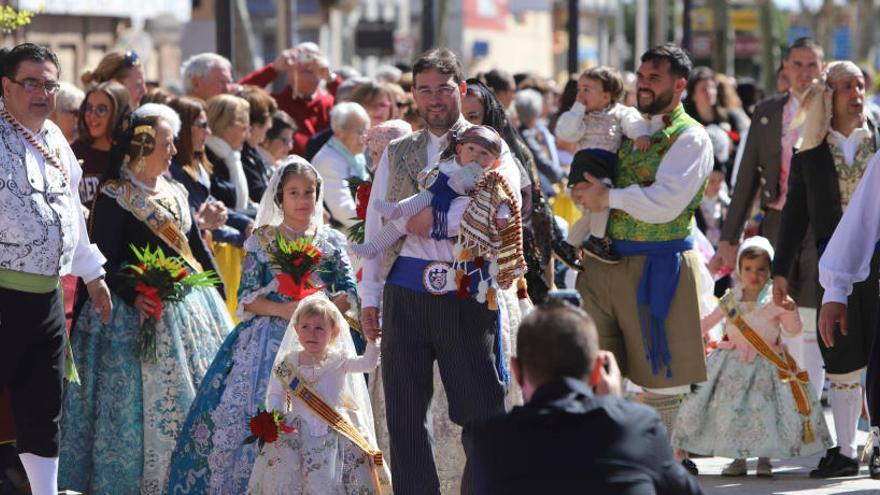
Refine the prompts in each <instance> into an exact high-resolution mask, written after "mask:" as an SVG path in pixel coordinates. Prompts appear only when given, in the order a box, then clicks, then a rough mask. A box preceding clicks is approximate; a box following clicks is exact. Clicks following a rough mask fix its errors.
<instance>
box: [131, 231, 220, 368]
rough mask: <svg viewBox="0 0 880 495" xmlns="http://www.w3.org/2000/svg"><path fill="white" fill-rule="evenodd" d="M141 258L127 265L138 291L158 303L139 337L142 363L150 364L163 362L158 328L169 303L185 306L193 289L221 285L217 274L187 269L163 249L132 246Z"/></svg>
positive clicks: (181, 262) (138, 257) (135, 288)
mask: <svg viewBox="0 0 880 495" xmlns="http://www.w3.org/2000/svg"><path fill="white" fill-rule="evenodd" d="M131 250H132V251H133V252H134V255H135V257H137V260H138V263H137V264H136V265H131V264H129V265H126V266H125V269H127V270H128V271H129V273H128V274H127V275H128V277H129V278H131V280H132V285H133V286H134V290H135V291H136V292H137V293H138V294H141V295H143V296H144V297H145V298H147V299H149V300H150V301H152V302H153V303H154V308H155V309H154V310H153V311H152V312H151V313H150V314H149V315H148V316H147V318H145V319H144V321H143V322H142V323H141V328H140V332H139V333H138V347H139V348H140V355H141V360H142V361H144V362H148V363H156V362H158V361H159V353H158V350H157V347H156V327H157V325H158V324H159V322H160V321H161V318H162V310H163V307H164V304H165V303H175V302H182V301H183V298H184V297H185V296H186V294H187V292H189V290H190V289H192V288H207V287H214V286H215V285H216V284H218V283H219V282H220V279H219V278H218V277H217V274H216V273H214V271H212V270H209V271H206V272H201V273H199V272H196V271H193V270H190V269H189V268H187V265H186V262H185V261H184V260H183V258H180V257H169V256H166V255H165V252H163V251H162V248H160V247H158V246H157V247H156V249H150V246H149V245H147V247H145V248H144V249H143V250H140V249H138V248H137V247H136V246H133V245H132V246H131Z"/></svg>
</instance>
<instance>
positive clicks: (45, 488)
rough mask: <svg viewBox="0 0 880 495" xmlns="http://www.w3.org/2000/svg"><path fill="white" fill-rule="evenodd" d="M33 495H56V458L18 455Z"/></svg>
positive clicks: (27, 454) (26, 454)
mask: <svg viewBox="0 0 880 495" xmlns="http://www.w3.org/2000/svg"><path fill="white" fill-rule="evenodd" d="M18 457H20V458H21V464H22V465H23V466H24V470H25V472H26V473H27V477H28V481H29V482H30V484H31V493H32V494H33V495H58V458H57V457H40V456H38V455H36V454H29V453H25V454H19V456H18Z"/></svg>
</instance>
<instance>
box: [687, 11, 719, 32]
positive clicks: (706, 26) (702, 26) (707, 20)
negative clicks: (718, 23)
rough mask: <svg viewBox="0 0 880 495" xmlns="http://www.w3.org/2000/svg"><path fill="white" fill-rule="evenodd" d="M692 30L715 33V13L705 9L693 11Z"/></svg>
mask: <svg viewBox="0 0 880 495" xmlns="http://www.w3.org/2000/svg"><path fill="white" fill-rule="evenodd" d="M691 29H693V30H694V31H714V30H715V11H714V10H712V9H709V8H705V7H701V8H697V9H694V10H692V11H691Z"/></svg>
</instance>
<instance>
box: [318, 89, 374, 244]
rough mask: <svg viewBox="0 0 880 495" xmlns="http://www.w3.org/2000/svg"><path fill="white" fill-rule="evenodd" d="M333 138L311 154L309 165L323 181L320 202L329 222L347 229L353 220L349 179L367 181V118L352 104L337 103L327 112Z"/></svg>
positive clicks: (364, 112)
mask: <svg viewBox="0 0 880 495" xmlns="http://www.w3.org/2000/svg"><path fill="white" fill-rule="evenodd" d="M330 124H331V126H332V128H333V137H331V138H330V140H329V141H327V144H326V145H324V147H323V148H321V151H319V152H318V154H317V155H315V158H314V159H313V160H312V164H313V165H314V166H315V169H316V170H317V171H318V173H319V174H321V177H323V179H324V203H325V206H326V208H327V211H329V212H330V215H331V217H332V219H333V220H334V221H335V222H336V223H338V224H339V225H341V226H342V227H344V229H348V228H349V227H351V226H352V225H354V223H355V222H356V221H357V220H356V217H357V214H356V211H355V201H354V197H353V196H352V194H351V191H350V190H349V188H348V179H349V177H358V178H360V179H367V178H368V177H369V176H368V175H367V161H366V159H365V157H364V147H365V144H366V142H365V137H366V134H367V131H368V130H369V129H370V116H369V114H367V111H366V110H364V107H362V106H360V105H359V104H357V103H354V102H345V103H340V104H339V105H336V106H335V107H333V110H331V112H330Z"/></svg>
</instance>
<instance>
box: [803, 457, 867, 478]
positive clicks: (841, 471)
mask: <svg viewBox="0 0 880 495" xmlns="http://www.w3.org/2000/svg"><path fill="white" fill-rule="evenodd" d="M829 452H830V451H829ZM824 460H825V458H823V461H824ZM858 474H859V461H858V460H857V459H850V458H849V457H847V456H845V455H843V454H841V453H840V451H837V452H835V453H834V456H833V457H832V458H831V459H830V460H829V461H826V462H825V465H824V466H823V465H822V461H819V467H817V468H816V469H814V470H812V471H810V478H838V477H841V476H858Z"/></svg>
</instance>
